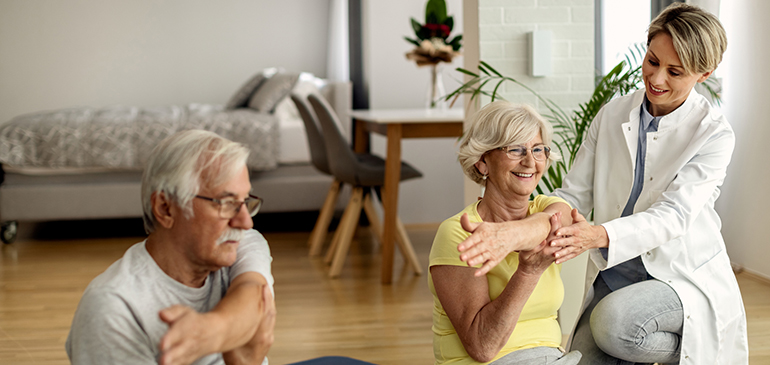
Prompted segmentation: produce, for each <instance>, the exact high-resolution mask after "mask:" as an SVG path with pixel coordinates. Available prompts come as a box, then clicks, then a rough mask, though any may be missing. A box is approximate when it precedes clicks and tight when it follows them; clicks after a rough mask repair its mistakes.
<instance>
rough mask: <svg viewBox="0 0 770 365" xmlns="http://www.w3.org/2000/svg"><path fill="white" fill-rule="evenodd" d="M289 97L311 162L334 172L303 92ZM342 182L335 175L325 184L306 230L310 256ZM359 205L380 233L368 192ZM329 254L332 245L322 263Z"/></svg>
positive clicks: (318, 248)
mask: <svg viewBox="0 0 770 365" xmlns="http://www.w3.org/2000/svg"><path fill="white" fill-rule="evenodd" d="M290 98H291V100H292V101H293V102H294V105H296V107H297V110H298V111H299V114H300V117H301V118H302V122H303V123H304V125H305V131H306V136H307V141H308V146H309V149H310V160H311V162H312V163H313V166H315V168H316V169H318V170H319V171H321V172H323V173H325V174H328V175H332V176H334V175H333V174H332V172H331V168H330V167H329V159H328V156H327V154H326V142H324V136H323V131H322V130H321V125H320V124H319V121H318V117H317V116H316V113H315V111H313V109H312V107H311V106H310V104H309V103H308V101H307V99H306V97H305V96H303V95H300V94H297V93H292V94H291V95H290ZM342 185H343V182H342V181H340V180H338V179H336V178H335V179H334V181H332V183H331V186H330V187H329V192H328V193H327V194H326V199H325V200H324V204H323V206H322V207H321V210H320V212H319V214H318V219H317V220H316V223H315V226H314V227H313V231H312V232H311V233H310V238H309V239H308V246H310V252H309V254H310V256H318V255H320V254H321V251H322V250H323V244H324V241H325V239H326V234H327V232H328V231H329V225H330V224H331V220H332V218H333V216H334V208H335V206H336V205H337V200H338V199H339V194H340V191H341V190H342ZM363 209H364V212H365V213H366V216H367V218H368V219H369V222H370V228H371V229H372V231H373V232H374V234H375V235H376V236H377V237H381V236H382V230H381V229H380V225H379V218H378V217H377V212H376V211H375V209H374V205H373V203H372V200H371V195H366V196H365V197H364V200H363ZM333 254H334V250H333V249H330V250H329V251H328V252H327V255H326V256H325V261H326V263H331V261H332V258H333Z"/></svg>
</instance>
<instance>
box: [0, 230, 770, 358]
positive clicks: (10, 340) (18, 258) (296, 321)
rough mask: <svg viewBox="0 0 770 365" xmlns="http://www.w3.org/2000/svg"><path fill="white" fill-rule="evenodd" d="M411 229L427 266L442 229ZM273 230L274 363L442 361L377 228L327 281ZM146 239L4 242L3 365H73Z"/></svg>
mask: <svg viewBox="0 0 770 365" xmlns="http://www.w3.org/2000/svg"><path fill="white" fill-rule="evenodd" d="M408 231H409V235H410V237H411V238H412V241H413V243H414V245H415V249H416V251H417V254H418V256H419V258H420V261H421V262H422V263H423V265H424V266H425V267H427V257H428V252H429V250H430V244H431V242H432V240H433V235H434V233H435V227H422V228H421V227H411V228H409V227H408ZM51 236H55V234H52V235H51ZM265 236H266V237H267V239H268V241H269V242H270V246H271V248H272V252H273V258H274V261H273V273H274V276H275V280H276V286H275V291H276V306H277V308H278V320H277V323H276V333H275V344H274V346H273V348H272V349H271V351H270V354H269V358H270V362H271V363H272V364H285V363H290V362H295V361H300V360H305V359H309V358H313V357H318V356H324V355H345V356H350V357H355V358H358V359H361V360H366V361H370V362H373V363H377V364H430V363H432V362H433V350H432V342H431V341H432V337H431V336H432V334H431V331H430V326H431V310H432V298H431V295H430V292H429V290H428V285H427V281H426V280H427V279H426V277H425V276H414V275H413V274H412V273H411V272H410V271H409V270H408V269H405V267H404V264H403V260H402V258H401V257H400V256H397V257H396V267H395V269H394V272H395V278H394V281H393V284H392V285H389V286H382V285H380V284H379V280H380V279H379V272H380V270H379V269H380V262H379V258H378V255H377V254H376V251H377V247H378V245H377V243H376V242H375V241H374V240H373V239H372V237H371V235H370V234H369V232H368V230H366V229H359V230H358V232H357V233H356V238H355V239H356V242H354V243H353V245H352V247H351V255H350V257H349V259H348V261H347V262H346V266H345V268H344V269H343V271H342V276H341V278H340V279H337V280H329V279H327V277H326V271H327V268H326V267H325V265H324V264H323V263H322V262H321V261H320V260H318V259H309V258H308V257H307V254H306V253H307V246H306V242H307V239H308V236H309V232H300V233H280V232H277V233H273V232H267V233H265ZM141 239H142V238H141V237H139V236H132V237H112V238H77V237H75V238H72V237H71V238H67V239H52V238H50V236H49V237H48V238H46V237H43V238H39V237H38V238H35V239H23V240H19V241H18V242H16V243H14V244H12V245H4V246H2V251H1V254H2V257H1V260H0V364H67V363H68V361H67V356H66V354H65V352H64V341H65V339H66V337H67V332H68V330H69V326H70V322H71V321H72V316H73V314H74V311H75V308H76V306H77V303H78V300H79V299H80V296H81V294H82V292H83V290H84V289H85V287H86V285H87V284H88V283H89V282H90V280H91V279H93V278H94V277H95V276H96V275H98V274H99V273H101V272H102V271H104V269H106V268H107V266H109V265H110V264H111V263H112V262H113V261H115V260H116V259H118V258H119V257H120V256H121V255H122V254H123V252H124V251H125V250H126V249H127V248H128V247H129V246H131V245H132V244H134V243H135V242H138V241H139V240H141ZM327 239H328V238H327ZM738 281H739V283H740V285H741V288H742V291H743V295H744V302H745V304H746V310H747V313H748V318H749V343H750V347H751V364H770V284H768V283H767V282H762V281H759V280H756V279H755V278H753V277H751V276H747V275H744V274H741V275H739V276H738Z"/></svg>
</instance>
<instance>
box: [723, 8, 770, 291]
mask: <svg viewBox="0 0 770 365" xmlns="http://www.w3.org/2000/svg"><path fill="white" fill-rule="evenodd" d="M722 3H723V5H722V8H721V17H720V18H721V20H722V22H723V23H724V26H725V30H726V31H727V39H728V46H727V52H726V53H725V57H724V60H723V62H722V65H720V67H719V69H717V74H718V75H719V76H720V77H722V78H723V80H724V90H723V93H722V97H723V101H724V103H723V106H722V110H723V112H724V114H725V116H726V117H727V119H728V120H729V121H730V123H731V124H732V126H733V129H734V130H735V135H736V146H735V152H734V153H733V159H732V162H731V163H730V167H729V168H728V170H727V178H726V179H725V183H724V185H723V187H722V196H721V197H720V198H719V200H718V201H717V210H718V211H719V215H720V217H721V218H722V222H723V225H722V234H723V236H724V238H725V243H726V245H727V251H728V253H729V254H730V259H731V260H732V261H733V262H734V263H737V264H740V265H743V266H744V267H745V268H746V269H747V270H748V271H751V272H753V273H755V274H759V275H762V276H764V277H766V278H769V279H770V261H768V260H767V258H768V257H770V236H768V235H767V234H765V233H764V228H765V227H766V226H767V217H768V213H767V210H765V209H766V207H768V206H770V190H768V189H767V188H766V186H767V185H766V184H767V182H768V181H770V164H768V162H767V156H768V149H767V146H768V136H770V115H769V114H768V113H767V110H766V109H767V108H766V105H767V102H768V100H770V89H769V88H768V85H770V72H768V70H767V65H768V63H769V62H770V24H768V22H767V19H766V18H767V16H766V15H767V14H770V2H767V1H765V0H729V1H722Z"/></svg>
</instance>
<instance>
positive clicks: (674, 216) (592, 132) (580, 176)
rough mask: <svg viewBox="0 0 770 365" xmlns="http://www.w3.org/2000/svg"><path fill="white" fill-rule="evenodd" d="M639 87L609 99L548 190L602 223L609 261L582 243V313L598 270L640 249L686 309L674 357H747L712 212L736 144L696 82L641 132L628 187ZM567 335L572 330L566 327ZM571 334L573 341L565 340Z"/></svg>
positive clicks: (737, 301) (737, 297) (688, 360)
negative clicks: (643, 140)
mask: <svg viewBox="0 0 770 365" xmlns="http://www.w3.org/2000/svg"><path fill="white" fill-rule="evenodd" d="M643 99H644V90H639V91H638V92H635V93H634V94H631V95H626V96H624V97H620V98H618V99H616V100H614V101H612V102H610V103H609V104H607V105H606V106H605V107H604V108H603V109H602V110H601V111H600V112H599V113H598V115H597V116H596V119H594V121H593V123H592V125H591V127H590V129H589V131H588V134H587V136H586V138H585V140H584V142H583V145H582V146H581V148H580V150H579V151H578V153H577V156H576V158H575V163H574V165H573V166H572V170H571V171H570V172H569V174H568V175H567V176H566V178H565V179H564V182H563V188H561V189H558V190H557V191H556V192H555V194H556V195H558V196H560V197H562V198H564V199H565V200H566V201H567V202H568V203H569V204H571V205H572V206H573V207H575V208H577V209H578V211H580V213H581V214H583V215H587V214H589V212H590V211H591V209H594V223H595V224H601V225H603V226H604V228H605V229H606V230H607V234H608V236H609V240H610V246H609V253H608V257H607V260H604V258H603V257H602V255H601V254H600V253H599V251H598V249H593V250H590V251H589V255H590V260H588V270H587V273H586V283H585V288H586V291H585V293H586V295H585V297H584V298H583V306H582V308H581V310H580V313H581V314H582V313H583V311H584V310H585V307H586V305H587V304H588V303H589V302H590V301H591V299H592V298H593V288H592V285H593V282H594V280H595V279H596V276H597V275H598V273H599V270H604V269H607V268H610V267H613V266H615V265H618V264H620V263H622V262H624V261H627V260H629V259H632V258H634V257H636V256H639V255H641V257H642V261H643V262H644V266H645V268H646V269H647V272H649V274H650V275H652V276H653V277H655V278H656V279H659V280H662V281H664V282H666V283H668V284H669V285H671V287H672V288H673V289H674V290H675V291H676V293H677V294H678V295H679V298H680V300H681V301H682V306H683V307H684V318H685V319H684V330H683V334H682V352H681V357H680V363H681V364H748V340H747V335H746V314H745V311H744V308H743V301H742V299H741V294H740V291H739V288H738V283H737V281H736V280H735V276H734V275H733V272H732V269H731V267H730V259H729V258H728V257H727V252H726V251H725V245H724V240H723V239H722V235H721V233H720V228H721V221H720V219H719V216H718V215H717V213H716V211H715V210H714V202H715V201H716V199H717V197H719V186H720V185H721V184H722V182H723V180H724V178H725V175H726V172H727V165H728V164H729V162H730V157H731V155H732V152H733V147H734V145H735V136H734V134H733V131H732V128H731V127H730V125H729V124H728V122H727V120H726V119H725V118H724V116H722V114H721V113H719V112H718V111H716V110H714V109H713V108H712V107H711V105H710V104H709V102H708V101H707V100H706V99H705V98H704V97H703V96H701V95H700V94H698V93H697V92H695V90H693V91H691V92H690V95H689V96H688V98H687V100H686V101H685V103H684V104H682V105H681V106H680V107H679V108H677V109H676V110H674V111H673V112H671V113H669V114H668V115H666V116H664V117H663V118H661V120H660V123H659V126H658V131H657V132H651V133H648V135H647V155H646V156H645V171H644V188H643V189H642V192H641V194H640V195H639V199H638V200H637V203H636V206H635V208H634V214H633V215H631V216H628V217H623V218H619V217H620V215H621V213H622V211H623V208H624V207H625V205H626V201H627V200H628V196H629V194H630V192H631V187H632V185H633V177H634V165H635V163H636V149H637V145H638V135H639V122H640V119H639V112H640V108H641V104H642V100H643ZM572 333H574V328H573V331H572ZM570 342H571V339H570Z"/></svg>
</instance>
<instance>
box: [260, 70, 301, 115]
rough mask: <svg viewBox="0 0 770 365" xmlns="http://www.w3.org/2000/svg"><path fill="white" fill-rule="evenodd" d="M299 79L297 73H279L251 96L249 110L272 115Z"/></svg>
mask: <svg viewBox="0 0 770 365" xmlns="http://www.w3.org/2000/svg"><path fill="white" fill-rule="evenodd" d="M298 79H299V74H297V73H278V74H276V75H274V76H273V77H271V78H270V79H268V80H267V81H265V82H264V83H263V84H262V85H260V86H259V89H257V91H256V92H255V93H254V95H252V96H251V100H249V108H251V109H254V110H258V111H261V112H267V113H272V112H273V111H274V110H275V106H276V105H278V103H279V102H280V101H281V100H283V98H285V97H286V96H287V95H289V93H290V92H291V89H292V88H293V87H294V85H295V84H296V83H297V80H298Z"/></svg>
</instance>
